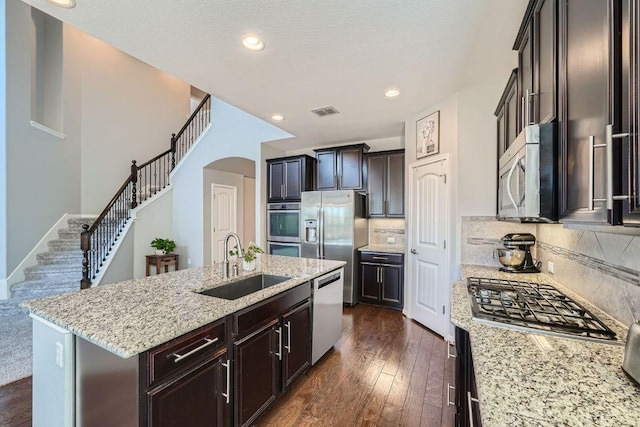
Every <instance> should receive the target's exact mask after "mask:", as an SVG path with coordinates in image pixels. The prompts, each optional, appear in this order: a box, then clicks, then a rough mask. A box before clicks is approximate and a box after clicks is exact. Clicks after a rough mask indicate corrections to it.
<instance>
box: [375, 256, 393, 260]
mask: <svg viewBox="0 0 640 427" xmlns="http://www.w3.org/2000/svg"><path fill="white" fill-rule="evenodd" d="M371 258H373V259H381V260H383V261H386V260H388V259H389V258H387V257H386V256H374V257H371Z"/></svg>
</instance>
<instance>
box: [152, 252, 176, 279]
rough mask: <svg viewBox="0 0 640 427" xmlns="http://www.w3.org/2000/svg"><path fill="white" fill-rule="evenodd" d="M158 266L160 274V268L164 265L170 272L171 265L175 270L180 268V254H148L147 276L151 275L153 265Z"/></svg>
mask: <svg viewBox="0 0 640 427" xmlns="http://www.w3.org/2000/svg"><path fill="white" fill-rule="evenodd" d="M152 265H155V266H156V274H160V273H161V272H162V271H160V269H161V268H162V267H163V266H164V272H165V273H168V272H169V266H170V265H173V266H174V270H178V255H176V254H165V255H147V276H150V275H151V271H150V270H151V266H152Z"/></svg>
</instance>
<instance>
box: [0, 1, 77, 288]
mask: <svg viewBox="0 0 640 427" xmlns="http://www.w3.org/2000/svg"><path fill="white" fill-rule="evenodd" d="M3 34H4V32H3ZM6 37H7V38H6V41H7V42H6V43H5V44H3V47H4V46H6V61H7V63H6V65H7V67H6V73H7V74H6V91H7V92H6V97H7V99H6V105H8V106H10V108H7V111H6V120H7V130H6V158H7V162H6V166H7V167H6V180H7V181H6V182H7V192H6V206H7V209H6V223H7V225H6V227H7V228H6V238H4V239H2V241H3V242H5V241H6V245H7V247H6V251H2V252H1V255H0V256H2V257H3V258H5V257H6V269H5V271H4V274H3V277H7V276H8V275H10V274H11V273H12V271H13V270H14V269H15V268H16V267H17V266H18V264H19V263H20V262H21V261H22V259H23V258H24V257H25V256H26V255H27V254H28V253H29V252H30V251H31V249H32V248H33V247H34V246H35V245H36V244H37V243H38V241H39V240H40V238H41V237H42V236H43V235H44V234H45V233H46V232H47V230H49V228H50V227H51V226H52V225H53V224H54V223H55V222H56V221H57V220H58V218H60V217H61V216H62V215H63V214H65V213H80V141H81V140H80V121H81V106H80V103H79V98H80V84H81V78H80V73H79V69H80V66H81V60H82V58H80V57H79V56H78V55H75V54H74V49H75V48H76V47H77V45H76V44H75V41H74V40H73V39H72V38H70V36H69V27H66V26H65V28H64V31H63V40H64V44H65V46H66V47H67V48H65V51H64V63H65V73H64V75H63V80H62V86H63V87H64V96H63V99H64V104H63V107H62V108H63V117H64V127H63V132H64V133H65V134H66V137H65V138H59V137H56V136H54V135H52V134H50V133H47V132H44V131H42V130H40V129H36V128H34V127H32V126H31V124H30V120H31V85H32V81H31V70H32V55H31V54H30V53H31V52H33V47H34V43H35V32H34V30H33V22H32V19H31V9H30V7H29V6H27V5H26V4H24V3H22V2H20V1H10V2H7V3H6ZM2 50H3V51H4V50H5V49H4V48H3V49H2ZM4 85H5V81H4V80H3V81H2V86H4ZM3 117H4V115H3Z"/></svg>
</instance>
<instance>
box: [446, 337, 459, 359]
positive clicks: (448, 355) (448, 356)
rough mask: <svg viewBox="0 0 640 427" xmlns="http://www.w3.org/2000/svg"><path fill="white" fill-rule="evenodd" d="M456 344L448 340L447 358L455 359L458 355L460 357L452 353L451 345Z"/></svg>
mask: <svg viewBox="0 0 640 427" xmlns="http://www.w3.org/2000/svg"><path fill="white" fill-rule="evenodd" d="M453 346H454V343H452V342H451V341H447V359H455V358H456V357H458V356H457V355H455V354H451V347H453Z"/></svg>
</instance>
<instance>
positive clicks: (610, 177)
mask: <svg viewBox="0 0 640 427" xmlns="http://www.w3.org/2000/svg"><path fill="white" fill-rule="evenodd" d="M605 133H606V141H605V145H606V146H607V209H613V201H614V200H627V199H629V195H628V194H622V195H618V196H614V195H613V140H614V139H622V138H628V137H629V133H613V125H611V124H609V125H607V128H606V132H605ZM629 149H631V148H629Z"/></svg>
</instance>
